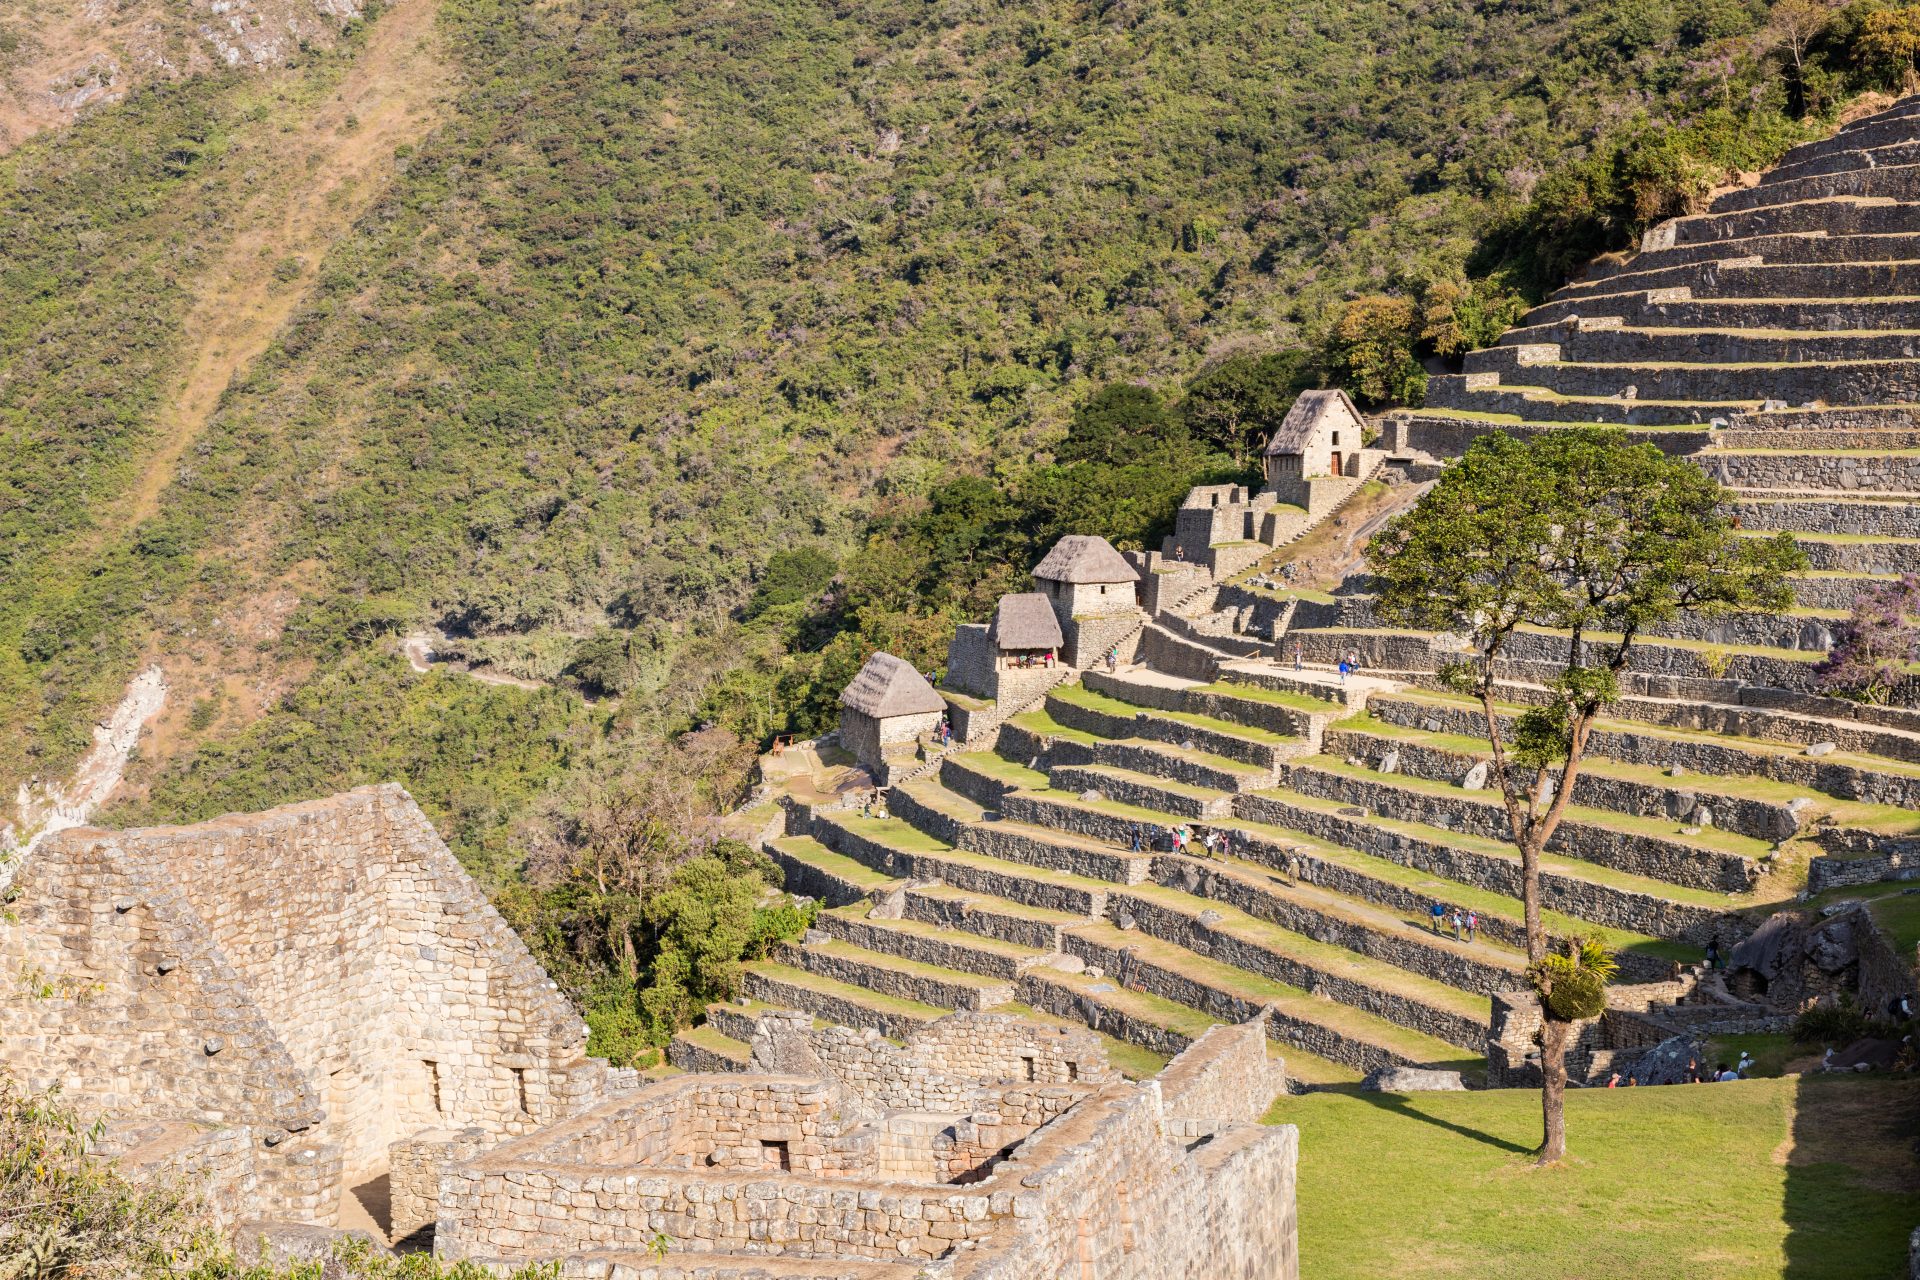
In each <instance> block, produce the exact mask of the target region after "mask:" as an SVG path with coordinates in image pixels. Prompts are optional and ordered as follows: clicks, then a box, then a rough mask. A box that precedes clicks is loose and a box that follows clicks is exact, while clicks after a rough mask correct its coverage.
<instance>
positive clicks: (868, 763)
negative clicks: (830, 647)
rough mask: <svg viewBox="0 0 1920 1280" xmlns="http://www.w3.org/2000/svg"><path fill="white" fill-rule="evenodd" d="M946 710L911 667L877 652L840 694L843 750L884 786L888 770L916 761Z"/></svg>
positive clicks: (923, 679)
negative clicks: (923, 736) (922, 739)
mask: <svg viewBox="0 0 1920 1280" xmlns="http://www.w3.org/2000/svg"><path fill="white" fill-rule="evenodd" d="M946 709H947V704H946V703H944V702H942V701H941V700H940V695H939V694H937V693H935V692H934V691H933V686H932V685H930V684H928V683H927V678H926V677H925V676H923V675H921V674H920V673H919V672H918V671H915V670H914V669H913V664H912V663H910V662H908V661H906V660H905V659H904V658H896V657H894V656H893V655H892V654H890V653H876V654H874V655H873V656H872V657H871V658H868V659H867V662H866V665H865V666H863V667H861V668H860V674H859V675H856V676H855V677H854V678H853V683H851V684H849V685H848V686H847V687H846V689H845V691H843V692H842V693H841V694H840V745H841V746H843V747H845V748H846V749H847V750H848V751H851V752H852V753H853V757H854V759H856V760H858V761H859V762H860V763H861V764H862V765H863V766H865V768H866V769H867V771H868V772H869V773H871V774H873V777H874V781H876V782H879V783H882V784H884V783H885V782H886V777H887V770H888V768H889V766H890V765H891V764H892V763H895V762H898V761H901V760H906V759H911V758H912V756H913V754H914V749H915V744H916V743H917V742H918V741H919V738H920V735H921V734H923V733H928V732H931V731H932V729H933V728H934V726H936V725H938V724H939V723H940V717H941V715H942V714H943V713H945V711H946Z"/></svg>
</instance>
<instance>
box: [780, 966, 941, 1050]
mask: <svg viewBox="0 0 1920 1280" xmlns="http://www.w3.org/2000/svg"><path fill="white" fill-rule="evenodd" d="M742 986H743V988H744V990H745V991H746V993H747V994H748V995H750V996H752V997H753V998H754V999H756V1000H763V1001H765V1002H766V1003H768V1004H774V1005H779V1006H781V1007H782V1008H787V1009H800V1010H803V1011H805V1012H807V1013H811V1014H813V1015H814V1016H816V1017H820V1018H825V1019H826V1020H827V1021H829V1022H837V1023H839V1024H841V1025H842V1026H847V1027H872V1028H873V1029H874V1030H876V1031H878V1032H879V1033H880V1034H881V1035H884V1036H890V1037H892V1038H893V1039H895V1040H904V1039H905V1038H906V1037H907V1036H908V1035H909V1034H911V1033H912V1031H913V1029H914V1028H915V1027H918V1026H922V1025H924V1024H926V1023H929V1022H932V1021H934V1020H935V1019H937V1018H943V1017H945V1016H946V1015H947V1014H949V1013H952V1012H953V1010H952V1009H950V1008H940V1007H938V1006H935V1005H929V1004H922V1003H921V1002H919V1001H917V1000H907V999H901V998H899V997H897V996H887V995H882V994H880V993H879V992H877V991H870V990H868V989H867V988H865V987H861V986H856V985H854V984H853V983H850V982H842V981H840V980H839V979H836V978H830V977H826V976H824V975H822V974H818V973H811V972H809V971H807V970H805V969H799V968H795V967H793V966H792V965H787V964H782V963H780V962H779V961H775V960H761V961H756V962H754V963H752V964H749V965H748V966H747V967H746V973H745V978H744V980H743V983H742Z"/></svg>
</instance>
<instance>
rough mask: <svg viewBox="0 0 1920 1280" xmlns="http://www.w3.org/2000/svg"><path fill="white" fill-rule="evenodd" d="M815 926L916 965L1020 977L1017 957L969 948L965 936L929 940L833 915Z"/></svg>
mask: <svg viewBox="0 0 1920 1280" xmlns="http://www.w3.org/2000/svg"><path fill="white" fill-rule="evenodd" d="M814 925H815V927H816V928H818V929H820V930H821V931H823V932H825V933H828V934H831V935H832V936H834V937H836V938H838V939H840V940H841V941H842V942H847V943H851V944H852V945H854V946H856V947H865V948H866V949H867V950H869V951H878V952H880V953H882V954H883V955H895V956H899V957H900V958H901V959H903V960H911V961H913V962H914V963H916V964H930V965H934V966H935V967H937V968H941V969H958V970H960V971H961V972H963V973H977V974H979V975H981V976H982V977H987V978H1000V979H1002V980H1003V981H1007V982H1011V981H1013V980H1014V979H1015V978H1017V977H1019V976H1020V969H1021V967H1022V960H1021V958H1020V957H1018V956H1013V955H1009V954H1007V953H1006V952H1004V951H996V950H994V949H992V948H989V947H981V946H974V945H970V944H969V943H968V942H967V941H966V938H967V937H968V935H967V934H964V933H963V934H961V935H959V936H958V937H955V938H943V937H931V936H929V935H927V934H924V933H909V932H907V931H905V930H901V929H882V928H880V927H879V926H877V925H874V924H870V923H868V922H867V921H865V920H861V919H856V918H854V917H852V916H845V915H839V914H836V913H833V912H828V913H825V914H823V915H820V916H818V917H816V918H815V921H814ZM937 1003H941V1004H944V1003H946V1002H945V1001H938V1002H937Z"/></svg>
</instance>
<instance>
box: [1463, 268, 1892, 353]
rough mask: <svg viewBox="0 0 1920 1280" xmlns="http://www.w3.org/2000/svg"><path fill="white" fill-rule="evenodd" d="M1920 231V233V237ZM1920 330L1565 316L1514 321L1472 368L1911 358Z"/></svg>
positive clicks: (1486, 348)
mask: <svg viewBox="0 0 1920 1280" xmlns="http://www.w3.org/2000/svg"><path fill="white" fill-rule="evenodd" d="M1916 239H1920V237H1916ZM1916 356H1920V330H1916V329H1883V330H1874V329H1860V330H1854V331H1850V332H1834V331H1831V330H1825V329H1711V328H1677V327H1676V328H1667V327H1662V326H1658V325H1627V324H1598V323H1593V322H1591V321H1573V322H1566V321H1562V322H1558V323H1554V324H1542V325H1531V326H1527V327H1524V328H1518V329H1510V330H1508V331H1507V332H1506V334H1504V335H1502V337H1501V339H1500V342H1499V345H1497V346H1492V347H1483V348H1481V349H1480V350H1478V351H1470V352H1468V353H1467V354H1466V356H1465V357H1463V359H1462V362H1461V369H1462V372H1465V373H1501V374H1505V373H1510V372H1513V371H1514V370H1518V369H1526V368H1532V367H1534V366H1536V365H1542V364H1553V363H1555V362H1560V361H1570V362H1573V363H1576V364H1654V365H1666V364H1718V365H1734V366H1738V365H1743V364H1793V363H1805V362H1808V361H1814V360H1846V361H1863V360H1910V359H1913V358H1915V357H1916Z"/></svg>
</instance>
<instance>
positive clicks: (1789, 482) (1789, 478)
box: [1693, 447, 1920, 532]
mask: <svg viewBox="0 0 1920 1280" xmlns="http://www.w3.org/2000/svg"><path fill="white" fill-rule="evenodd" d="M1693 461H1694V462H1695V463H1697V464H1698V465H1699V466H1700V467H1701V468H1702V469H1703V470H1705V471H1706V472H1707V474H1709V475H1711V476H1713V477H1714V478H1715V479H1717V480H1719V481H1720V483H1722V484H1724V485H1727V486H1729V487H1731V488H1734V489H1737V490H1739V491H1740V493H1741V496H1742V497H1743V498H1744V497H1749V496H1751V497H1779V498H1795V499H1799V500H1819V499H1822V498H1826V499H1845V498H1846V497H1848V496H1850V495H1851V494H1854V493H1876V494H1885V495H1887V496H1889V497H1895V498H1907V499H1912V498H1914V497H1916V496H1920V449H1752V448H1746V449H1730V448H1725V447H1714V448H1708V449H1704V450H1702V451H1701V452H1699V453H1698V454H1696V455H1694V458H1693ZM1809 532H1813V530H1809Z"/></svg>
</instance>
